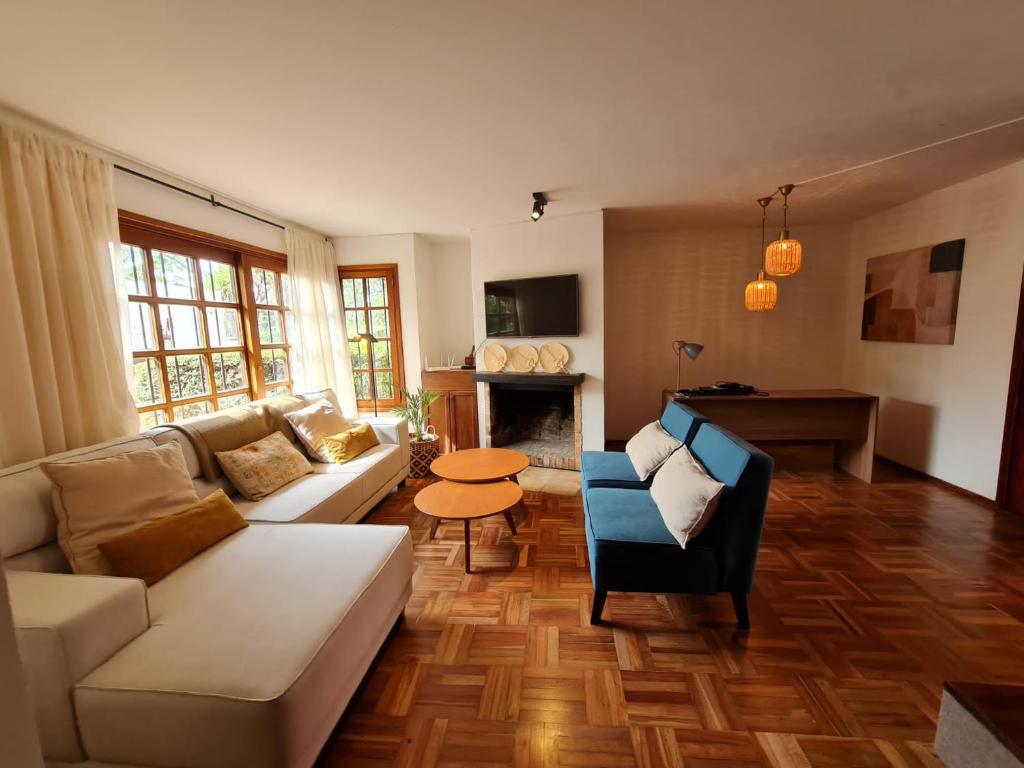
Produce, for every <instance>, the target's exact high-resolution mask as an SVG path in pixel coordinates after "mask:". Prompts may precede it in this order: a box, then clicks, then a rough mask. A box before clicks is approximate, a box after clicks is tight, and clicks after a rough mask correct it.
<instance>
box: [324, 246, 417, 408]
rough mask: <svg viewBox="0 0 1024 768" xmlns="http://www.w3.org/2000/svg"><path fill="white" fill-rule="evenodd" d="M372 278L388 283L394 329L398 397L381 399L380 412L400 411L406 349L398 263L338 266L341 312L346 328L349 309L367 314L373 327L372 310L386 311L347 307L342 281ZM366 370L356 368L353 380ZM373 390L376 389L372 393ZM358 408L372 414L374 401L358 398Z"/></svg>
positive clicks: (393, 378)
mask: <svg viewBox="0 0 1024 768" xmlns="http://www.w3.org/2000/svg"><path fill="white" fill-rule="evenodd" d="M371 277H383V278H384V279H385V280H386V282H387V290H388V306H387V307H386V309H387V310H388V324H389V327H390V329H391V337H390V339H391V381H392V386H393V387H394V392H395V397H393V398H390V399H387V400H384V399H381V398H378V399H377V409H378V411H379V410H380V409H382V408H383V409H389V408H397V407H398V406H400V405H401V404H402V403H403V402H404V401H405V395H404V392H405V354H404V351H403V348H402V311H401V306H400V304H401V302H400V300H399V296H400V294H399V286H398V265H397V264H359V265H351V266H349V265H346V266H341V267H338V290H339V291H340V296H339V297H338V298H339V300H340V301H341V313H342V327H343V328H345V329H346V333H347V329H348V324H347V322H346V319H345V312H346V310H348V311H352V310H357V309H358V310H363V311H364V312H365V313H366V324H367V325H366V327H367V328H369V327H370V324H369V323H370V316H369V310H370V309H384V307H368V306H367V307H346V306H345V292H344V290H342V283H341V281H342V280H345V279H346V278H350V279H366V278H371ZM363 370H366V369H358V370H357V369H355V368H354V367H353V370H352V374H353V378H354V377H355V374H356V373H357V372H360V371H363ZM371 391H372V390H371ZM356 406H357V407H358V408H359V410H360V411H372V410H373V407H374V403H373V399H372V398H371V399H363V400H360V399H357V400H356Z"/></svg>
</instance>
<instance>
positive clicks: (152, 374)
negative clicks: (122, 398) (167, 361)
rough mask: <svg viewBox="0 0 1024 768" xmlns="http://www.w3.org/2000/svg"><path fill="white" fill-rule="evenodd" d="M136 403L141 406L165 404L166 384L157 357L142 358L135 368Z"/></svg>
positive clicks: (137, 361) (136, 362)
mask: <svg viewBox="0 0 1024 768" xmlns="http://www.w3.org/2000/svg"><path fill="white" fill-rule="evenodd" d="M132 370H133V374H134V379H135V403H136V405H139V406H144V405H156V404H157V403H162V402H164V383H163V378H162V377H161V375H160V361H159V360H157V359H156V358H155V357H140V358H139V359H138V360H136V361H135V364H134V366H133V369H132Z"/></svg>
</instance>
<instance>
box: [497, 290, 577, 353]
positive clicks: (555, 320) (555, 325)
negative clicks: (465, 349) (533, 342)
mask: <svg viewBox="0 0 1024 768" xmlns="http://www.w3.org/2000/svg"><path fill="white" fill-rule="evenodd" d="M579 304H580V302H579V275H555V276H553V277H530V278H526V279H523V280H495V281H494V282H490V283H484V315H485V316H486V318H487V337H488V338H495V337H501V336H579V335H580V308H579Z"/></svg>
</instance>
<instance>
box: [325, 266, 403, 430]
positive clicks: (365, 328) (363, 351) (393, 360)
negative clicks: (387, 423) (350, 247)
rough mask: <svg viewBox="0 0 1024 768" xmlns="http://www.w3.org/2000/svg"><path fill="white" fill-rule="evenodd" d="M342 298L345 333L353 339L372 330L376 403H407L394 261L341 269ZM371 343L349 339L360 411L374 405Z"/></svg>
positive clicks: (393, 405)
mask: <svg viewBox="0 0 1024 768" xmlns="http://www.w3.org/2000/svg"><path fill="white" fill-rule="evenodd" d="M338 272H339V273H340V275H341V301H342V306H343V307H344V311H345V333H346V334H347V336H348V337H349V339H352V337H353V336H355V335H356V334H360V333H367V332H369V333H371V334H372V335H373V336H374V338H375V339H376V341H375V342H373V344H372V346H373V351H372V355H373V366H372V368H373V373H374V382H376V395H377V398H376V399H377V406H378V407H382V408H388V407H392V408H393V407H395V406H397V405H400V404H401V402H402V390H403V389H404V387H405V381H404V377H403V375H402V360H403V357H402V326H401V319H400V316H399V312H398V268H397V267H396V266H395V265H393V264H383V265H379V266H366V267H355V266H354V267H340V268H339V269H338ZM368 346H369V345H368V342H366V341H349V356H350V357H351V359H352V377H353V380H354V383H355V388H356V401H357V404H358V406H359V407H360V408H361V409H366V410H369V409H372V408H373V404H374V403H373V395H374V392H373V387H372V385H371V381H370V369H371V365H370V355H368V354H367V347H368Z"/></svg>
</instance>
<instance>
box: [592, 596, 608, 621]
mask: <svg viewBox="0 0 1024 768" xmlns="http://www.w3.org/2000/svg"><path fill="white" fill-rule="evenodd" d="M607 599H608V593H607V592H598V591H597V590H594V609H593V610H592V611H591V612H590V623H591V624H600V623H601V613H602V612H603V611H604V601H605V600H607Z"/></svg>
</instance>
